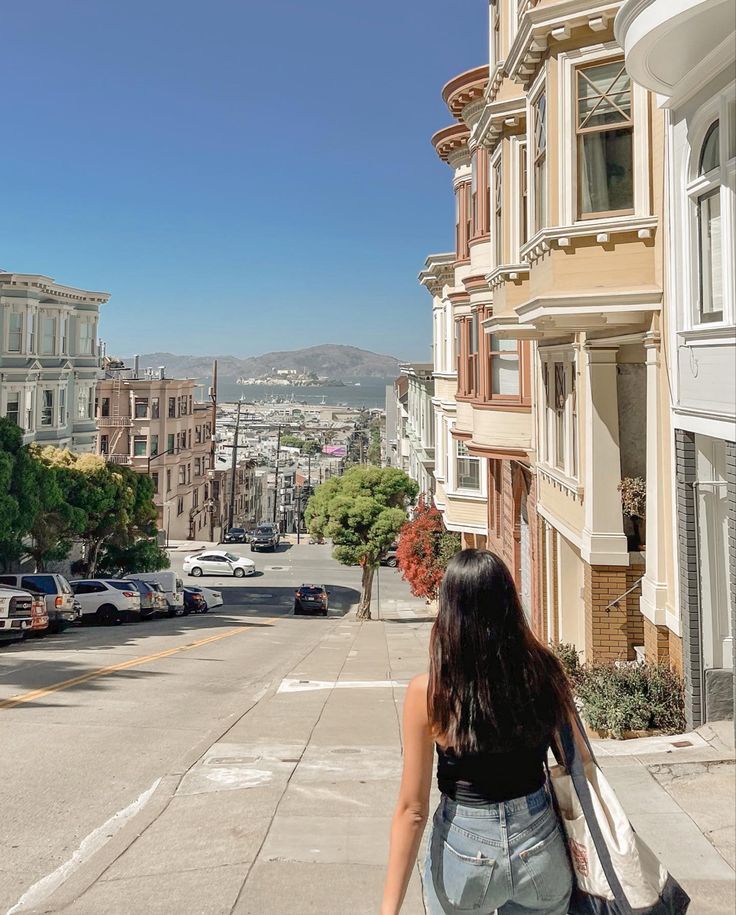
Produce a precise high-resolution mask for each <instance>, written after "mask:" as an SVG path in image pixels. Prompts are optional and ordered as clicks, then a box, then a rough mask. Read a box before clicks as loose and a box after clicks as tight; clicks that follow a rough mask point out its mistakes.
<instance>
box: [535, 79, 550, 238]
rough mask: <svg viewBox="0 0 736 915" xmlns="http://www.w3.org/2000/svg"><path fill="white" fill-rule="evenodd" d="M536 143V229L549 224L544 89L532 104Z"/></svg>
mask: <svg viewBox="0 0 736 915" xmlns="http://www.w3.org/2000/svg"><path fill="white" fill-rule="evenodd" d="M532 129H533V135H532V140H533V143H534V147H533V150H534V156H533V160H532V163H533V168H534V213H533V220H532V222H533V224H534V231H535V232H538V231H539V230H540V229H543V228H544V227H545V226H546V225H547V95H546V93H545V92H544V91H542V92H541V93H540V94H539V95H538V96H537V98H536V99H535V101H534V102H533V104H532Z"/></svg>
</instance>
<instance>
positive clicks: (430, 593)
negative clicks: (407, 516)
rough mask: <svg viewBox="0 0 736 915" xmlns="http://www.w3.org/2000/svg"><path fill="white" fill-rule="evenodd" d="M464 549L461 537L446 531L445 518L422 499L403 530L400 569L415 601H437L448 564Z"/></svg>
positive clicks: (399, 549)
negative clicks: (419, 598)
mask: <svg viewBox="0 0 736 915" xmlns="http://www.w3.org/2000/svg"><path fill="white" fill-rule="evenodd" d="M459 549H460V535H459V534H453V533H450V532H448V531H447V530H445V525H444V523H443V521H442V514H441V513H440V512H439V511H438V510H437V509H436V508H435V507H434V505H431V504H429V503H427V502H426V501H425V500H424V497H421V498H420V499H419V502H418V504H417V507H416V508H415V509H414V511H413V514H412V519H411V520H410V521H407V523H406V524H405V525H404V526H403V527H402V528H401V532H400V533H399V543H398V548H397V550H396V559H397V563H398V567H399V569H400V570H401V574H402V575H403V577H404V579H405V580H406V581H408V582H409V586H410V588H411V593H412V594H413V595H414V596H415V597H424V598H426V599H427V600H435V598H436V597H437V595H438V593H439V588H440V584H441V582H442V577H443V575H444V574H445V569H446V568H447V563H448V562H449V561H450V559H451V558H452V556H454V554H455V553H457V551H458V550H459Z"/></svg>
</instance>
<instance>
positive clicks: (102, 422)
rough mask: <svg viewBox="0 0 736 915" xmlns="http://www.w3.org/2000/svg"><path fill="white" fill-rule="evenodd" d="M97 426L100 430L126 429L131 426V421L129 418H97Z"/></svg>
mask: <svg viewBox="0 0 736 915" xmlns="http://www.w3.org/2000/svg"><path fill="white" fill-rule="evenodd" d="M97 425H98V426H99V427H100V428H110V427H111V426H112V427H115V428H118V429H120V428H126V427H127V426H130V425H132V420H131V418H130V417H129V416H98V417H97Z"/></svg>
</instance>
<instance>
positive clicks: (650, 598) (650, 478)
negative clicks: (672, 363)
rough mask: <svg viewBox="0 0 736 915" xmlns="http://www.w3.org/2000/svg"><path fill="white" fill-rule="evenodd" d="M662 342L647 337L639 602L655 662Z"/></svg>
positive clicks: (660, 614) (663, 489)
mask: <svg viewBox="0 0 736 915" xmlns="http://www.w3.org/2000/svg"><path fill="white" fill-rule="evenodd" d="M660 346H661V339H660V336H659V334H658V333H655V332H653V333H649V334H647V336H646V337H645V339H644V347H645V349H646V354H647V504H646V522H647V548H646V553H645V555H646V572H645V574H644V580H643V581H642V585H641V601H640V604H639V606H640V609H641V612H642V614H643V615H644V620H645V622H644V628H645V644H646V646H647V660H648V661H652V662H656V661H657V660H663V659H664V658H663V648H662V642H663V638H662V636H663V633H662V632H657V627H665V626H666V622H667V619H666V614H667V610H666V600H667V569H666V565H665V563H666V556H667V538H668V537H670V536H671V531H670V528H669V525H668V524H667V523H666V519H665V517H664V508H665V500H666V499H667V497H668V492H667V483H668V476H667V474H666V473H665V472H664V468H663V467H661V466H660V461H661V459H662V455H663V453H664V452H665V451H666V449H665V448H664V447H663V446H664V442H663V440H662V439H663V436H662V419H663V411H664V410H667V409H668V408H667V405H666V403H665V401H664V398H663V390H662V373H661V363H660ZM665 634H666V629H665ZM677 634H678V635H679V633H677ZM666 654H667V655H668V654H669V652H668V651H667V652H666ZM650 655H651V657H650Z"/></svg>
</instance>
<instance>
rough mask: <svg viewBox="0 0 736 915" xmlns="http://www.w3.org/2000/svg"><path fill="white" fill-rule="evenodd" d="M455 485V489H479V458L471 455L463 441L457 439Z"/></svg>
mask: <svg viewBox="0 0 736 915" xmlns="http://www.w3.org/2000/svg"><path fill="white" fill-rule="evenodd" d="M455 445H456V455H457V456H456V460H455V485H456V488H457V489H469V490H472V491H473V492H479V491H480V458H477V457H472V455H471V454H470V453H469V452H468V447H467V445H466V444H465V442H460V441H457V442H456V443H455Z"/></svg>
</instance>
